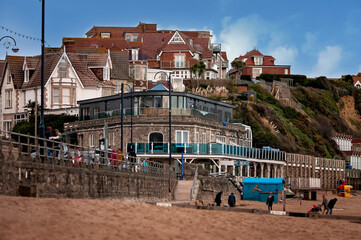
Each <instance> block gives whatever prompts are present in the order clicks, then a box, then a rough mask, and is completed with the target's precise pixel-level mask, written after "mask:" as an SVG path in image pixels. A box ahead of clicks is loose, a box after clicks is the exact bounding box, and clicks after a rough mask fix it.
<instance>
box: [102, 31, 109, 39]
mask: <svg viewBox="0 0 361 240" xmlns="http://www.w3.org/2000/svg"><path fill="white" fill-rule="evenodd" d="M100 37H101V38H110V32H102V33H100Z"/></svg>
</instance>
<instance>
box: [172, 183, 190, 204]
mask: <svg viewBox="0 0 361 240" xmlns="http://www.w3.org/2000/svg"><path fill="white" fill-rule="evenodd" d="M192 185H193V181H192V180H182V181H178V183H177V186H176V188H175V190H174V200H175V201H190V200H191V189H192Z"/></svg>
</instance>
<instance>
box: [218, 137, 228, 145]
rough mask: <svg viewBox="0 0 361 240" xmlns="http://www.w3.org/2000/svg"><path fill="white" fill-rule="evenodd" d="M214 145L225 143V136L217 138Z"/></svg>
mask: <svg viewBox="0 0 361 240" xmlns="http://www.w3.org/2000/svg"><path fill="white" fill-rule="evenodd" d="M216 143H223V144H224V143H226V137H225V136H217V140H216Z"/></svg>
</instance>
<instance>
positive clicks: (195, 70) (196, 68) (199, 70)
mask: <svg viewBox="0 0 361 240" xmlns="http://www.w3.org/2000/svg"><path fill="white" fill-rule="evenodd" d="M190 71H191V73H192V77H193V74H194V75H195V76H196V79H200V78H201V76H202V75H203V73H204V72H205V71H206V64H205V63H204V62H203V61H199V62H198V63H195V64H194V65H193V66H192V67H191V68H190Z"/></svg>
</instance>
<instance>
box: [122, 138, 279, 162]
mask: <svg viewBox="0 0 361 240" xmlns="http://www.w3.org/2000/svg"><path fill="white" fill-rule="evenodd" d="M130 144H131V143H128V147H130ZM170 150H171V152H172V154H173V153H179V154H180V153H183V154H192V155H227V156H232V157H240V158H247V159H259V160H273V161H285V160H286V152H282V151H276V150H269V149H260V148H247V147H241V146H237V145H227V144H221V143H172V144H171V149H170ZM135 151H136V153H137V154H164V155H166V154H169V144H168V143H163V142H162V143H157V142H152V143H135Z"/></svg>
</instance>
